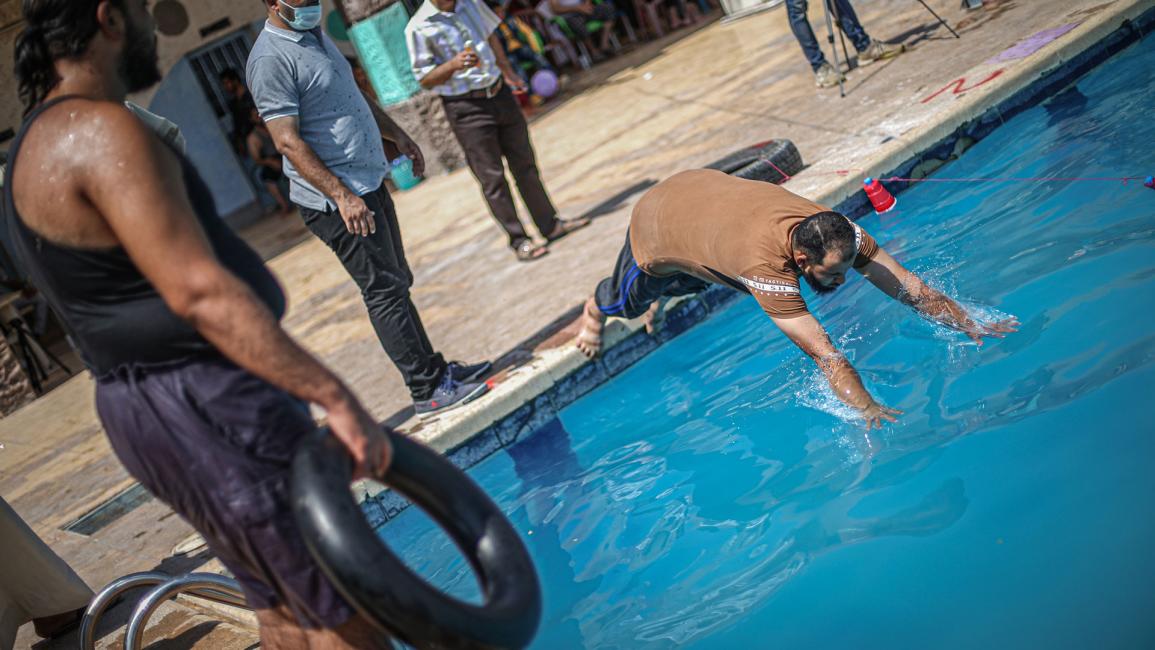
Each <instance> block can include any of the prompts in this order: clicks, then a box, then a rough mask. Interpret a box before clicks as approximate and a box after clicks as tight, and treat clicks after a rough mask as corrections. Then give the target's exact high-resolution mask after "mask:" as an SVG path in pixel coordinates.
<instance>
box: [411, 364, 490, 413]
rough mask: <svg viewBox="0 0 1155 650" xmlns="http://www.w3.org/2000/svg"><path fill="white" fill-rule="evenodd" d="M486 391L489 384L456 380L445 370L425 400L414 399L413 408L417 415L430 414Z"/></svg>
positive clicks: (469, 399) (459, 403)
mask: <svg viewBox="0 0 1155 650" xmlns="http://www.w3.org/2000/svg"><path fill="white" fill-rule="evenodd" d="M488 392H489V386H488V385H487V384H485V383H484V382H480V383H470V382H461V381H457V379H456V378H454V376H453V375H452V374H451V373H450V372H449V371H448V370H446V372H445V376H444V377H442V378H441V384H440V385H438V386H437V389H436V390H434V391H433V395H432V396H430V398H429V399H427V400H420V401H414V402H413V410H414V411H416V412H417V415H421V416H425V415H432V414H434V413H439V412H441V411H446V410H449V409H451V408H453V407H455V406H461V405H462V404H468V403H470V402H472V401H473V400H475V399H477V398H478V397H481V396H482V395H484V394H486V393H488Z"/></svg>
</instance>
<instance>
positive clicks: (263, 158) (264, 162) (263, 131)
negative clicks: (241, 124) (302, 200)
mask: <svg viewBox="0 0 1155 650" xmlns="http://www.w3.org/2000/svg"><path fill="white" fill-rule="evenodd" d="M249 125H250V127H251V128H250V130H249V135H248V137H247V138H246V139H245V144H246V146H247V147H248V151H249V157H250V158H252V159H253V162H254V163H256V164H257V167H258V168H259V169H260V170H261V171H260V174H261V182H262V183H264V185H265V190H267V191H268V192H269V196H271V197H273V200H274V201H276V202H277V215H278V216H281V217H287V216H289V215H291V214H292V213H293V208H292V206H290V205H289V202H288V201H286V200H285V195H284V193H283V192H281V181H283V180H284V178H285V173H284V170H283V164H284V162H283V160H282V159H281V154H280V153H279V152H278V151H277V145H276V143H274V142H273V136H272V135H271V134H270V133H269V127H268V126H267V125H266V124H265V121H264V120H262V119H261V114H260V113H258V112H257V109H256V107H255V106H254V107H253V109H252V110H251V111H250V112H249Z"/></svg>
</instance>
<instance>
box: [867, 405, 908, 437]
mask: <svg viewBox="0 0 1155 650" xmlns="http://www.w3.org/2000/svg"><path fill="white" fill-rule="evenodd" d="M860 412H861V413H862V417H863V419H865V420H866V430H867V431H870V430H871V429H875V428H878V429H881V428H882V421H883V420H886V421H887V422H897V421H898V418H896V417H895V416H896V415H902V411H900V410H898V409H892V408H890V407H889V406H883V405H882V404H879V403H878V402H875V401H871V403H870V405H869V406H867V407H866V408H864V409H860Z"/></svg>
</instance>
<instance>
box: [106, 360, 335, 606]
mask: <svg viewBox="0 0 1155 650" xmlns="http://www.w3.org/2000/svg"><path fill="white" fill-rule="evenodd" d="M96 408H97V411H98V412H99V413H100V419H101V421H102V422H103V423H104V428H105V431H106V432H107V433H108V438H109V441H110V442H111V443H112V448H113V449H114V450H115V451H116V455H117V456H118V457H119V458H120V461H121V462H122V463H124V466H125V467H126V468H127V469H128V472H129V473H130V474H132V476H133V477H135V478H136V479H137V480H139V481H140V482H141V484H143V485H144V486H145V487H146V488H147V489H148V490H149V491H150V492H152V493H153V494H154V495H156V496H157V497H159V498H160V499H161V500H162V501H164V502H165V503H167V504H168V505H169V506H171V507H172V509H173V510H175V511H176V512H177V513H178V514H180V515H181V516H182V517H184V518H185V519H186V520H188V521H189V523H191V524H192V525H193V527H195V528H196V529H197V530H198V531H199V532H200V533H201V534H202V535H203V536H204V538H205V540H206V541H207V542H208V545H209V548H210V549H211V550H212V552H213V553H215V554H216V556H217V557H218V558H220V560H221V562H222V563H224V565H225V566H226V567H228V569H229V571H231V572H232V573H233V575H234V576H236V578H237V580H238V581H239V582H240V583H241V586H242V587H243V588H244V591H245V597H246V598H247V599H248V602H249V605H250V606H252V607H253V608H254V609H269V608H273V607H277V606H281V605H283V606H285V607H287V608H288V609H289V610H291V611H292V612H293V613H294V614H295V615H296V617H297V620H298V622H299V623H300V625H301V626H302V627H305V628H309V629H313V628H334V627H337V626H338V625H340V624H342V623H344V622H346V621H347V620H348V619H349V617H350V616H351V615H352V613H353V610H352V608H351V607H350V606H349V605H348V604H347V603H346V602H345V601H344V599H343V598H342V597H341V596H340V594H338V593H337V591H336V590H335V589H334V588H333V586H332V584H330V582H329V581H328V579H327V578H326V577H325V576H324V574H323V573H322V572H321V569H320V567H318V566H317V565H316V563H314V561H313V559H312V557H311V556H310V555H309V552H308V549H306V548H305V543H304V540H303V539H302V537H301V534H300V533H299V532H298V531H297V526H296V523H295V522H294V520H293V513H292V510H291V508H290V503H289V484H288V478H289V463H290V461H291V460H292V456H293V452H294V450H295V449H296V448H297V445H298V444H299V442H300V441H301V439H302V438H303V437H304V436H305V435H307V434H309V433H310V432H312V431H313V430H315V428H316V425H315V424H314V423H313V420H312V418H311V417H310V416H309V411H308V409H307V408H306V407H305V405H304V404H302V403H301V402H300V401H298V400H297V399H295V398H293V397H291V396H290V395H288V394H287V393H285V392H284V391H282V390H279V389H277V388H275V387H273V386H271V385H269V384H268V383H266V382H264V381H262V380H261V379H258V378H256V377H254V376H253V375H251V374H249V373H248V372H246V371H244V370H242V369H240V368H238V367H237V366H235V365H233V364H232V363H230V362H228V361H226V360H224V359H207V360H197V361H192V362H188V363H186V364H183V365H181V366H179V367H175V368H166V369H137V370H132V371H129V370H126V371H123V372H119V373H117V374H115V375H114V376H110V377H105V378H102V379H100V380H99V381H98V383H97V388H96Z"/></svg>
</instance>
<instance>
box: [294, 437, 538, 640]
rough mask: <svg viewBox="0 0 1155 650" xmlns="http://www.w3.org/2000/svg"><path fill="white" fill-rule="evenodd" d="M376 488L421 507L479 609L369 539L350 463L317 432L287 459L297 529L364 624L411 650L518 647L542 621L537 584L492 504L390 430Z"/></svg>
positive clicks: (445, 464)
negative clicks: (387, 459)
mask: <svg viewBox="0 0 1155 650" xmlns="http://www.w3.org/2000/svg"><path fill="white" fill-rule="evenodd" d="M391 439H392V441H393V462H392V465H391V466H390V468H389V471H388V472H387V473H386V476H385V478H384V480H383V482H384V483H385V484H386V485H388V486H389V487H391V488H393V489H394V490H396V491H397V492H400V493H401V494H402V495H404V496H406V497H408V498H409V499H410V500H411V501H412V502H413V503H414V504H416V505H417V506H419V507H420V508H421V509H422V510H424V511H425V512H426V513H427V514H428V515H429V516H430V517H431V518H432V519H433V520H434V521H435V522H436V523H437V524H438V525H439V526H441V527H442V528H444V529H445V531H446V533H448V535H449V536H450V538H452V539H453V541H454V542H455V543H456V544H457V546H458V548H459V549H461V552H462V554H464V555H465V557H466V559H467V560H468V561H469V563H470V564H471V565H472V566H473V570H474V573H475V574H476V575H477V577H478V579H479V581H480V583H481V592H482V595H483V597H484V601H485V602H484V603H483V604H481V605H473V604H470V603H466V602H463V601H461V600H457V599H455V598H452V597H450V596H449V595H447V594H445V593H444V592H442V591H441V590H439V589H437V588H435V587H433V586H432V585H430V584H429V583H428V582H426V581H425V580H424V579H423V578H421V577H420V576H418V575H417V574H415V573H413V571H411V570H410V569H409V568H408V567H407V566H405V565H404V564H403V563H402V562H401V561H400V560H399V559H397V556H396V555H394V554H393V552H392V551H390V550H389V547H387V546H386V545H385V544H384V543H383V542H382V541H381V540H380V539H379V538H378V537H377V534H376V533H375V532H374V531H373V529H372V528H371V527H370V526H369V523H368V522H367V521H366V519H365V515H364V514H363V513H362V511H361V508H360V507H359V506H358V505H357V503H356V502H355V501H354V500H353V496H352V493H351V492H350V490H349V485H350V482H351V480H352V472H353V461H352V458H351V457H350V456H349V454H348V452H347V451H346V450H345V448H344V446H343V445H342V444H341V443H340V441H338V440H337V439H336V437H334V436H333V435H331V433H330V432H329V430H328V429H321V430H320V431H319V432H318V433H317V435H316V436H315V437H313V438H311V439H310V440H309V441H308V442H306V443H305V444H303V445H302V446H301V448H300V449H299V450H298V451H297V454H296V456H295V457H294V459H293V468H292V473H293V474H292V495H293V511H294V514H295V515H296V519H297V525H298V526H299V527H300V528H301V531H302V533H303V534H304V537H305V541H306V544H307V545H308V546H309V551H310V552H311V553H312V554H313V557H314V558H315V559H316V560H317V562H318V563H319V564H320V565H321V568H322V570H324V572H325V573H326V575H328V576H329V579H330V580H332V581H333V583H334V585H335V586H336V587H337V589H338V591H340V592H341V593H342V594H343V595H344V596H345V598H346V599H347V600H348V601H349V602H350V603H351V604H352V605H353V607H355V608H356V609H357V610H358V611H359V612H360V613H361V614H363V615H364V616H365V617H366V618H368V619H369V620H370V621H372V622H374V623H375V624H377V625H378V626H380V627H381V629H382V630H384V631H386V632H388V633H389V634H391V635H393V636H395V637H397V638H399V639H401V640H402V641H404V642H406V643H408V644H410V645H413V646H416V647H420V648H426V647H449V648H524V647H526V646H527V645H529V643H530V641H532V640H533V637H534V634H535V633H536V632H537V628H538V624H539V623H540V622H541V586H540V585H539V583H538V579H537V572H536V571H535V569H534V566H533V561H532V560H531V559H530V557H529V552H528V551H527V550H526V548H525V544H524V543H522V540H521V537H520V536H519V535H518V534H517V531H516V530H514V528H513V525H512V524H511V523H510V522H509V520H508V519H507V518H506V517H505V514H504V513H502V512H501V510H499V509H498V507H497V505H496V504H495V503H494V502H493V501H492V500H491V499H490V498H489V496H488V495H486V494H485V492H484V491H483V490H482V489H481V488H480V487H478V485H477V484H476V483H474V482H473V480H472V479H470V478H469V477H468V476H466V474H465V473H464V472H462V471H461V470H459V469H458V468H457V467H455V466H454V465H453V464H452V463H450V462H449V460H447V459H446V458H444V457H443V456H441V455H440V454H438V453H436V452H434V451H433V450H431V449H429V448H428V447H425V446H424V445H422V444H420V443H417V442H414V441H412V440H409V439H408V438H406V437H404V436H401V435H396V434H391Z"/></svg>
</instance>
